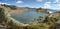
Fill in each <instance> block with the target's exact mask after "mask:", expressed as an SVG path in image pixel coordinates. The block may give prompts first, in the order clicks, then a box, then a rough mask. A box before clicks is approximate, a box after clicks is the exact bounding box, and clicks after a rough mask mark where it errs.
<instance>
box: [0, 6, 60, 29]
mask: <svg viewBox="0 0 60 29" xmlns="http://www.w3.org/2000/svg"><path fill="white" fill-rule="evenodd" d="M0 7H1V8H0V23H1V24H2V25H4V26H6V27H7V28H8V29H54V27H55V25H56V22H57V21H58V18H59V16H58V17H49V16H46V18H45V20H44V21H43V22H42V23H38V24H31V25H27V26H24V25H25V24H23V23H20V22H18V21H16V20H15V19H13V18H12V17H10V14H9V13H8V12H9V11H10V8H6V7H4V6H0Z"/></svg>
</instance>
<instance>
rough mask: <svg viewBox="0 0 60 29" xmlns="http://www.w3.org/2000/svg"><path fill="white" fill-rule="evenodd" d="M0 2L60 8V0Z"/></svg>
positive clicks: (2, 1)
mask: <svg viewBox="0 0 60 29" xmlns="http://www.w3.org/2000/svg"><path fill="white" fill-rule="evenodd" d="M0 4H7V5H16V6H20V7H31V8H39V7H42V8H50V9H58V10H59V9H60V0H0Z"/></svg>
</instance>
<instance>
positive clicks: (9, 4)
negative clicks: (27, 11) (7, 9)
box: [0, 2, 11, 5]
mask: <svg viewBox="0 0 60 29" xmlns="http://www.w3.org/2000/svg"><path fill="white" fill-rule="evenodd" d="M0 4H6V5H11V4H8V3H2V2H0Z"/></svg>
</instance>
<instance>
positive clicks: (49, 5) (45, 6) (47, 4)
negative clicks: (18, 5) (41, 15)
mask: <svg viewBox="0 0 60 29" xmlns="http://www.w3.org/2000/svg"><path fill="white" fill-rule="evenodd" d="M42 8H51V2H46V3H45V4H44V6H43V7H42Z"/></svg>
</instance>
